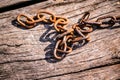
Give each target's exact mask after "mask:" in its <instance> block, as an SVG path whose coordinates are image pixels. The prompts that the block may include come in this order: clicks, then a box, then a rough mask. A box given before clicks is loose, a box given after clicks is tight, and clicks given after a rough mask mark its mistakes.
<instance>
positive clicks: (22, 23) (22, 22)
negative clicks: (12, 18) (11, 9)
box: [17, 14, 35, 28]
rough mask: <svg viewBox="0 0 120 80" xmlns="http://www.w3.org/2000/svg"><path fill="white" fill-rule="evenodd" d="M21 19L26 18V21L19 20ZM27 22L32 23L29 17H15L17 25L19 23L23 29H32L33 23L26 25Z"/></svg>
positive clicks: (22, 15)
mask: <svg viewBox="0 0 120 80" xmlns="http://www.w3.org/2000/svg"><path fill="white" fill-rule="evenodd" d="M21 17H24V18H26V21H23V20H21ZM28 20H29V21H31V22H34V20H33V19H32V18H31V17H28V16H27V15H25V14H19V15H18V16H17V21H18V23H19V24H20V25H21V26H23V27H25V28H33V27H34V25H35V23H33V24H29V23H27V21H28Z"/></svg>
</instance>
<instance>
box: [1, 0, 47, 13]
mask: <svg viewBox="0 0 120 80" xmlns="http://www.w3.org/2000/svg"><path fill="white" fill-rule="evenodd" d="M43 1H47V0H30V1H25V2H19V3H16V4H13V5H9V6H5V7H1V8H0V13H2V12H6V11H10V10H14V9H18V8H22V7H26V6H29V5H33V4H36V3H39V2H43Z"/></svg>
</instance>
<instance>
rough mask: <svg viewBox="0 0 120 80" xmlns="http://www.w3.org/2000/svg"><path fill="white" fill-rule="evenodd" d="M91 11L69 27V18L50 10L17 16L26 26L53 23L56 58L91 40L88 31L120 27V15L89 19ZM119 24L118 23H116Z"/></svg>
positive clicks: (61, 57) (31, 26)
mask: <svg viewBox="0 0 120 80" xmlns="http://www.w3.org/2000/svg"><path fill="white" fill-rule="evenodd" d="M89 16H90V13H89V12H85V13H84V15H83V16H82V17H81V18H80V20H79V21H78V23H75V24H73V25H72V26H71V27H70V28H69V29H68V28H67V26H68V23H69V21H68V19H67V18H65V17H61V16H55V15H54V14H53V13H51V12H49V11H39V12H38V13H37V14H36V16H33V17H29V16H27V15H25V14H19V15H18V16H17V22H18V24H19V25H21V26H23V27H25V28H28V29H30V28H33V27H35V26H36V25H37V23H40V22H44V23H50V24H53V27H54V29H55V30H56V32H57V33H58V35H57V38H56V45H55V48H54V52H53V55H54V57H55V58H56V59H59V60H61V59H63V58H64V57H65V56H66V54H69V53H70V52H72V50H73V47H74V44H76V43H79V44H81V45H84V44H85V43H87V42H89V40H90V38H89V36H88V33H90V32H92V31H93V30H95V29H99V28H108V27H116V26H117V27H120V16H104V17H99V18H98V19H97V20H96V21H94V22H91V21H89ZM116 24H117V25H116Z"/></svg>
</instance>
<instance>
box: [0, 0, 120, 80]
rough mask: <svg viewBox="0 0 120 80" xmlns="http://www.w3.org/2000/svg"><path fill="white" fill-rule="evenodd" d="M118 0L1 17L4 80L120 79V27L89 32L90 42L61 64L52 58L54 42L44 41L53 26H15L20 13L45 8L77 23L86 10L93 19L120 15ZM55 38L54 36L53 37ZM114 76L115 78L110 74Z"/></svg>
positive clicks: (74, 0) (78, 1) (76, 1)
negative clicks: (28, 27)
mask: <svg viewBox="0 0 120 80" xmlns="http://www.w3.org/2000/svg"><path fill="white" fill-rule="evenodd" d="M118 2H119V0H69V1H66V2H60V3H54V4H50V3H49V4H48V3H47V2H42V3H38V4H35V5H32V6H28V7H24V8H20V9H17V10H12V11H8V12H5V13H1V14H0V23H1V24H0V59H1V60H0V79H1V80H20V79H22V80H29V79H30V80H31V79H32V80H33V79H38V80H43V79H47V80H86V79H90V80H94V79H96V80H116V79H120V76H119V74H120V64H119V63H120V46H119V45H120V28H115V29H101V30H95V31H94V32H92V33H90V36H91V41H90V42H89V43H88V44H86V45H85V46H83V47H79V48H77V49H75V50H74V51H73V52H72V53H70V54H69V55H67V56H66V57H65V58H64V59H63V60H61V61H55V60H52V59H51V58H50V54H51V53H52V50H53V49H54V44H55V42H54V41H53V40H52V39H48V38H47V40H46V39H44V38H45V36H47V35H48V34H49V33H52V32H53V31H54V30H51V29H52V27H51V25H48V24H39V25H38V26H36V27H35V28H32V29H24V28H21V26H18V25H16V23H15V19H16V16H17V15H18V14H20V13H25V14H27V15H34V14H35V13H36V12H37V11H38V10H40V9H44V10H49V11H52V12H54V13H55V14H56V15H61V16H64V17H67V18H69V20H70V24H69V25H71V24H73V23H76V22H77V21H78V19H79V18H80V17H81V16H82V15H83V13H84V12H85V11H90V13H91V16H90V19H91V20H95V19H96V18H98V17H100V16H103V15H119V12H120V8H119V7H120V5H119V4H118ZM52 35H53V34H52ZM111 74H112V75H111Z"/></svg>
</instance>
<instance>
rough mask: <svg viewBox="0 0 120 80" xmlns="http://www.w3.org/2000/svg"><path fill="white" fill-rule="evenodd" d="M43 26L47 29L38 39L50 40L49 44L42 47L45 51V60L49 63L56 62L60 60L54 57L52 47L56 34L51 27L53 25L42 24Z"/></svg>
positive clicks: (42, 40)
mask: <svg viewBox="0 0 120 80" xmlns="http://www.w3.org/2000/svg"><path fill="white" fill-rule="evenodd" d="M44 27H45V28H46V29H47V30H46V31H45V32H44V33H43V34H42V35H41V36H40V38H39V41H41V42H50V44H49V45H48V46H47V47H46V48H45V49H44V51H45V52H46V53H45V60H46V61H47V62H49V63H56V62H59V61H61V60H57V59H55V57H54V55H53V52H54V47H55V44H56V40H55V38H56V36H57V33H56V31H55V30H54V28H53V25H44Z"/></svg>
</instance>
